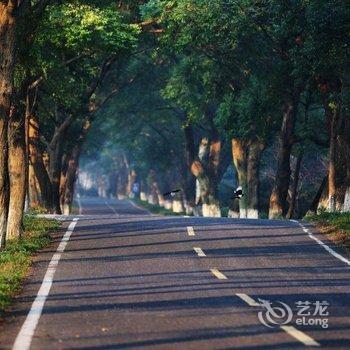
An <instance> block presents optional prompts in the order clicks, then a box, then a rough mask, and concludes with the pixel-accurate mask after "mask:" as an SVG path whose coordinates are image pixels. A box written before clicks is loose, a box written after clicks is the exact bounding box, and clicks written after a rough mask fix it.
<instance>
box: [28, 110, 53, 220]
mask: <svg viewBox="0 0 350 350" xmlns="http://www.w3.org/2000/svg"><path fill="white" fill-rule="evenodd" d="M28 142H29V161H30V165H31V166H32V167H33V170H34V174H35V177H36V179H37V181H38V184H39V188H40V196H41V201H42V202H43V204H44V206H45V209H46V210H47V211H48V212H49V213H51V212H52V188H51V181H50V178H49V175H48V173H47V170H46V167H45V164H44V161H43V155H42V152H41V150H40V147H39V143H40V135H39V124H38V119H37V117H36V115H35V114H32V115H31V116H30V119H29V126H28ZM30 183H32V184H34V180H33V179H30Z"/></svg>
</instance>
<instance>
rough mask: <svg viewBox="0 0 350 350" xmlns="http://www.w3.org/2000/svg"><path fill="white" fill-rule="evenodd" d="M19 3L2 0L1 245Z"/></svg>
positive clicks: (6, 210)
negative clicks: (16, 11) (16, 16)
mask: <svg viewBox="0 0 350 350" xmlns="http://www.w3.org/2000/svg"><path fill="white" fill-rule="evenodd" d="M16 6H17V4H16V3H13V1H6V2H0V53H1V54H0V67H1V69H0V150H1V152H0V247H2V246H3V245H4V244H5V239H6V229H7V215H8V205H9V187H8V139H7V131H8V130H7V128H8V119H9V114H10V107H11V98H12V94H13V74H14V63H15V42H16V33H15V32H16V18H15V14H14V12H15V10H16Z"/></svg>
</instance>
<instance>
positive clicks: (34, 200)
mask: <svg viewBox="0 0 350 350" xmlns="http://www.w3.org/2000/svg"><path fill="white" fill-rule="evenodd" d="M28 197H29V208H35V207H38V206H44V205H43V203H42V201H41V194H40V188H39V187H38V181H37V179H36V177H35V172H34V168H33V166H32V165H31V164H29V169H28Z"/></svg>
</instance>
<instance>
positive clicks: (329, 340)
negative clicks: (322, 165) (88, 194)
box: [0, 199, 350, 349]
mask: <svg viewBox="0 0 350 350" xmlns="http://www.w3.org/2000/svg"><path fill="white" fill-rule="evenodd" d="M81 205H82V212H81V215H77V216H75V217H77V218H79V220H78V221H77V223H76V226H75V228H74V230H72V228H73V226H74V225H75V223H74V224H71V222H72V219H73V217H70V218H66V221H65V222H64V225H63V226H64V227H63V228H62V232H59V233H57V234H56V235H55V242H54V243H53V244H52V245H51V246H50V247H49V248H47V249H45V250H44V251H43V252H42V253H40V254H39V255H38V256H37V258H36V260H35V264H34V266H33V268H32V270H31V274H30V276H29V277H28V279H27V281H26V283H25V286H24V289H23V292H22V293H21V294H20V295H19V296H18V297H17V298H16V301H15V303H14V306H13V307H12V310H11V311H12V313H11V316H9V317H8V318H7V320H6V321H5V322H3V323H2V325H1V326H0V332H1V335H0V347H1V348H5V349H11V348H12V346H13V344H14V341H15V339H16V337H17V345H18V344H20V345H19V347H17V349H25V345H23V344H22V343H21V341H23V339H25V340H26V341H28V339H29V343H30V345H31V349H78V348H80V349H304V348H310V347H311V348H312V347H316V346H320V347H322V348H324V349H349V348H350V298H349V292H350V279H349V276H350V275H349V269H350V266H349V265H348V264H347V263H346V260H344V261H342V260H340V259H339V257H337V256H333V255H332V254H331V253H330V252H329V251H327V250H326V249H325V247H324V246H321V245H320V244H319V243H318V242H316V241H315V240H314V239H315V238H316V239H322V241H323V242H325V243H326V244H327V247H328V246H329V247H330V248H331V249H334V250H336V251H337V252H338V253H340V254H341V256H343V257H345V259H349V258H348V256H346V253H345V252H339V250H337V249H336V248H334V247H333V246H332V244H331V243H330V242H328V241H327V240H326V239H325V237H323V236H320V235H318V234H317V233H315V232H314V230H313V229H312V228H309V227H306V228H304V230H303V229H302V227H301V226H300V225H299V224H298V223H296V222H291V221H269V220H243V219H242V220H238V219H228V218H220V219H215V218H188V217H179V216H178V217H175V216H174V217H161V216H155V215H150V214H149V213H148V212H146V211H145V210H143V209H140V208H137V207H135V206H133V205H132V204H131V203H130V202H129V201H117V200H103V199H84V200H82V201H81ZM68 225H71V226H70V231H69V232H68V236H67V234H66V235H65V239H64V240H65V242H64V243H61V245H60V246H59V243H60V242H61V239H62V236H63V235H64V233H65V232H66V230H67V227H68ZM72 225H73V226H72ZM304 225H305V224H304ZM306 229H309V230H310V231H309V232H310V235H308V234H307V232H305V230H306ZM313 234H314V235H313ZM69 235H70V237H69ZM68 239H69V240H68ZM65 245H66V246H65ZM58 246H59V248H58V251H59V252H60V253H57V252H56V249H57V247H58ZM327 247H326V248H327ZM63 249H64V251H63ZM55 252H56V254H60V256H59V257H60V260H59V261H58V259H56V262H55V261H53V262H52V261H51V263H50V268H49V270H50V269H51V270H50V271H51V272H50V271H49V272H47V270H48V266H49V262H50V260H51V259H53V260H55V257H57V256H58V255H55V256H54V258H52V257H53V254H55ZM52 268H54V270H52ZM53 272H54V274H53ZM45 273H46V275H45ZM50 274H51V275H50ZM44 275H45V281H46V282H45V281H44V283H42V281H43V279H44ZM50 276H51V277H50ZM48 278H53V283H52V286H51V284H50V283H49V282H47V281H48V280H47V279H48ZM40 287H41V289H40V293H39V294H40V295H39V297H38V296H37V295H38V291H39V288H40ZM50 287H51V289H50ZM45 291H46V293H47V294H48V296H47V299H45V296H44V294H45ZM43 293H44V294H43ZM259 299H261V300H268V301H271V302H273V304H272V305H273V306H274V307H276V306H279V307H280V309H279V310H278V309H276V308H274V309H273V310H272V311H271V310H270V311H271V312H269V313H266V312H265V311H266V310H265V308H264V307H262V306H261V305H260V304H261V301H260V300H259ZM34 300H35V302H36V304H35V305H36V306H35V305H34V306H32V303H33V301H34ZM298 302H301V303H299V304H298ZM323 302H326V303H327V304H329V306H328V307H327V305H326V306H323V304H322V303H323ZM38 303H39V304H40V303H41V304H42V305H43V309H42V312H41V311H40V307H39V308H38V305H39V304H38ZM280 303H284V305H282V304H280ZM305 303H306V304H305ZM307 303H309V304H307ZM320 303H321V304H320ZM285 305H287V306H285ZM303 305H306V306H307V307H306V309H305V308H304V310H301V309H302V308H301V307H302V306H303ZM31 307H32V311H31V313H30V316H29V321H28V317H27V316H28V313H29V311H30V309H31ZM288 308H290V309H291V312H292V313H293V318H292V319H291V320H290V321H289V322H288V323H285V324H283V322H286V321H288V320H287V319H286V318H288V316H289V310H288ZM38 310H39V311H38ZM283 311H285V315H283ZM300 311H302V313H303V314H304V315H305V314H308V313H311V314H310V315H308V316H304V321H303V318H302V316H301V315H297V312H300ZM274 312H275V313H276V314H273V313H274ZM259 313H260V315H261V319H262V320H263V321H265V322H266V324H267V325H268V326H269V327H268V326H266V325H264V324H263V323H262V321H261V320H260V319H259V316H258V315H259ZM313 313H315V314H316V315H313ZM327 314H328V315H327ZM273 315H274V317H272V316H273ZM267 316H271V317H270V320H269V319H268V317H267ZM280 316H285V317H280ZM26 318H27V323H26V326H25V327H23V324H24V322H25V320H26ZM35 319H37V320H38V323H37V325H36V327H35V322H34V321H33V320H35ZM298 319H299V321H298ZM317 319H318V321H317ZM33 322H34V324H33ZM297 322H304V324H297ZM317 322H325V323H328V328H323V327H322V326H321V325H320V324H316V325H315V324H314V323H317ZM21 327H22V328H21ZM23 328H25V329H23ZM21 329H22V331H21V332H20V330H21ZM31 329H32V331H33V332H34V333H33V334H32V335H31ZM19 334H22V335H21V336H18V335H19ZM23 334H24V338H23ZM19 338H20V339H19ZM27 345H28V343H27Z"/></svg>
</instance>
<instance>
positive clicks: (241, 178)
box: [231, 139, 254, 218]
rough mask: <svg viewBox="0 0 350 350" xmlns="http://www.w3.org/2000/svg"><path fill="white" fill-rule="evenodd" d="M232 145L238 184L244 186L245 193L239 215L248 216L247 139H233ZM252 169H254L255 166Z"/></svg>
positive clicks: (240, 201)
mask: <svg viewBox="0 0 350 350" xmlns="http://www.w3.org/2000/svg"><path fill="white" fill-rule="evenodd" d="M231 145H232V158H233V163H234V165H235V168H236V171H237V178H238V185H239V186H242V191H243V194H244V196H243V197H242V198H241V199H240V200H239V217H240V218H246V217H247V209H248V179H247V145H246V142H245V141H242V140H239V139H232V140H231ZM251 171H254V169H253V167H252V168H251ZM252 186H253V184H252Z"/></svg>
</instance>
